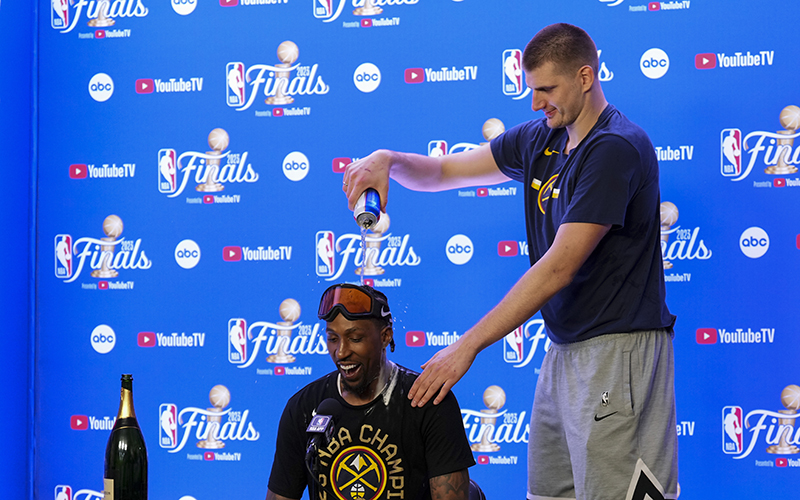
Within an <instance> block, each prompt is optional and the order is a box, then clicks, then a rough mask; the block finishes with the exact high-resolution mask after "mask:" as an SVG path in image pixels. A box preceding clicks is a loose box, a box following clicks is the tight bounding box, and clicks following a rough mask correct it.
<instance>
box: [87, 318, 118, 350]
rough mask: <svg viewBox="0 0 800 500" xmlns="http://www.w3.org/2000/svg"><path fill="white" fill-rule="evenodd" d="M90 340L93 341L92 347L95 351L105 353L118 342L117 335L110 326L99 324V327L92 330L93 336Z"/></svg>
mask: <svg viewBox="0 0 800 500" xmlns="http://www.w3.org/2000/svg"><path fill="white" fill-rule="evenodd" d="M89 340H90V341H91V342H92V347H93V348H94V350H95V351H97V352H99V353H100V354H105V353H107V352H109V351H111V349H113V348H114V345H115V344H116V343H117V336H116V335H115V334H114V330H112V329H111V327H110V326H108V325H98V326H97V328H95V329H94V330H92V336H91V337H90V338H89Z"/></svg>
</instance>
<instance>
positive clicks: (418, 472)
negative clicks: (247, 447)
mask: <svg viewBox="0 0 800 500" xmlns="http://www.w3.org/2000/svg"><path fill="white" fill-rule="evenodd" d="M395 366H396V367H397V370H396V372H395V374H393V375H392V376H391V377H390V381H389V383H387V385H386V388H385V389H384V391H383V393H382V394H381V395H379V396H378V397H377V398H375V400H373V401H372V402H371V403H369V404H366V405H363V406H352V405H350V404H348V403H347V402H346V401H345V400H344V399H343V398H342V397H341V396H340V395H339V390H338V387H337V384H338V372H336V371H334V372H332V373H329V374H328V375H326V376H324V377H322V378H320V379H318V380H316V381H314V382H311V383H310V384H308V385H307V386H306V387H304V388H303V389H301V390H300V391H299V392H297V394H295V395H294V396H292V397H291V399H289V402H288V403H287V404H286V408H285V409H284V410H283V415H282V416H281V421H280V425H279V427H278V438H277V443H276V446H275V460H274V461H273V464H272V472H271V474H270V477H269V489H270V490H272V491H273V492H274V493H277V494H278V495H282V496H285V497H287V498H300V497H301V496H302V494H303V490H304V489H305V488H306V486H307V485H308V484H309V477H308V474H307V472H306V466H305V462H304V458H305V450H306V443H307V441H308V436H307V435H306V428H307V427H308V424H309V422H310V421H311V418H312V416H313V414H314V410H315V409H316V408H317V406H319V404H320V402H322V401H323V400H325V399H327V398H333V399H335V400H336V401H338V402H339V403H340V404H341V405H342V408H343V411H342V416H341V417H340V418H339V419H338V420H339V421H337V422H336V430H335V433H334V437H333V439H332V440H331V442H330V444H329V445H328V446H327V447H322V450H321V451H320V477H319V480H320V483H322V485H323V486H324V487H325V490H326V491H325V493H320V498H321V499H326V500H337V499H338V500H352V499H354V498H358V499H363V500H378V499H386V500H392V499H403V500H415V499H417V498H419V497H420V495H421V492H422V487H423V485H424V484H425V482H426V481H427V480H428V479H429V478H431V477H436V476H441V475H443V474H449V473H452V472H456V471H459V470H462V469H466V468H467V467H471V466H472V465H475V460H474V458H473V456H472V451H471V450H470V447H469V443H468V442H467V436H466V433H465V431H464V425H463V420H462V419H461V411H460V409H459V406H458V402H457V401H456V398H455V396H453V393H452V392H451V393H449V394H448V395H447V396H446V397H445V399H444V401H442V402H441V403H440V404H438V405H434V404H433V403H432V402H430V401H429V402H428V403H427V404H426V405H425V406H423V407H421V408H419V407H418V408H412V407H411V401H409V399H408V396H407V395H408V391H409V389H411V385H412V384H413V383H414V380H415V379H416V378H417V376H418V374H416V373H414V372H412V371H410V370H408V369H406V368H403V367H402V366H399V365H395ZM401 494H402V496H401Z"/></svg>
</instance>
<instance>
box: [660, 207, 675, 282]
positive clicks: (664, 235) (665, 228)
mask: <svg viewBox="0 0 800 500" xmlns="http://www.w3.org/2000/svg"><path fill="white" fill-rule="evenodd" d="M677 221H678V207H676V206H675V204H674V203H672V202H669V201H664V202H662V203H661V255H662V258H663V256H665V255H666V250H667V242H668V241H669V234H670V233H671V232H673V231H674V230H673V229H671V228H672V225H673V224H675V223H676V222H677ZM676 229H677V228H676ZM664 269H672V262H669V261H668V260H664Z"/></svg>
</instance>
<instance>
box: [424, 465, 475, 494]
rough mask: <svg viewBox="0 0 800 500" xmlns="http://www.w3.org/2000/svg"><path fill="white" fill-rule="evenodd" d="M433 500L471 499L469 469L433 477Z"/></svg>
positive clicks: (431, 482)
mask: <svg viewBox="0 0 800 500" xmlns="http://www.w3.org/2000/svg"><path fill="white" fill-rule="evenodd" d="M430 484H431V499H432V500H467V499H468V498H469V472H468V471H467V469H462V470H460V471H456V472H452V473H450V474H443V475H441V476H436V477H432V478H431V479H430Z"/></svg>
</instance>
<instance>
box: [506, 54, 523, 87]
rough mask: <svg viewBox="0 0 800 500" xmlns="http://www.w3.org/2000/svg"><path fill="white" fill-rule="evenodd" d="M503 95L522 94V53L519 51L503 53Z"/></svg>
mask: <svg viewBox="0 0 800 500" xmlns="http://www.w3.org/2000/svg"><path fill="white" fill-rule="evenodd" d="M503 93H504V94H505V95H519V94H521V93H522V51H521V50H519V49H506V50H504V51H503Z"/></svg>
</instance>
